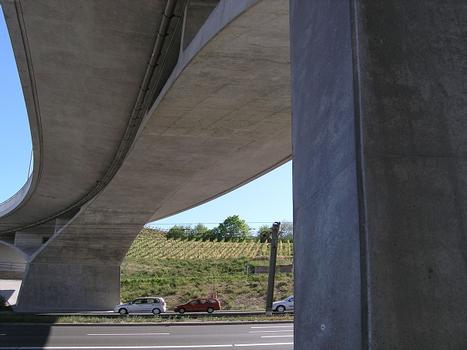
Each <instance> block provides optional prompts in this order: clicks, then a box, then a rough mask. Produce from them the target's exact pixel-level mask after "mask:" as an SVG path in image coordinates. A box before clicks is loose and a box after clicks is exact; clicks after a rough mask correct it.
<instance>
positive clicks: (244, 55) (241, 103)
mask: <svg viewBox="0 0 467 350" xmlns="http://www.w3.org/2000/svg"><path fill="white" fill-rule="evenodd" d="M83 8H85V7H83ZM207 8H208V9H209V8H210V7H209V6H208V7H207ZM198 10H199V9H198ZM201 12H203V11H201ZM194 13H199V11H197V12H196V11H195V12H194ZM203 13H204V15H205V12H203ZM191 23H197V22H196V21H191ZM192 25H193V24H192ZM288 28H289V25H288V2H287V1H286V0H274V1H253V0H248V1H247V0H243V1H221V2H219V4H218V6H217V7H216V8H215V9H214V10H213V12H212V13H211V15H210V16H209V17H208V18H207V20H206V22H205V23H204V25H203V26H202V27H201V28H200V30H199V31H198V33H197V34H196V35H195V36H194V37H193V39H192V40H191V41H190V43H189V44H188V46H186V47H185V49H184V50H183V51H181V52H180V54H179V57H178V61H177V65H176V66H175V68H174V69H173V72H172V74H171V75H170V77H169V78H168V81H167V83H166V84H165V86H164V88H163V90H162V91H161V93H160V94H159V95H158V97H157V99H156V101H155V103H154V105H153V106H152V108H150V110H149V111H148V113H147V114H146V115H145V116H144V118H143V120H142V122H141V127H140V128H139V130H138V134H137V135H136V137H135V139H134V140H133V142H132V144H131V150H130V151H129V153H128V154H127V155H126V156H125V160H124V162H123V164H122V165H121V166H120V167H119V169H118V171H117V172H116V173H115V175H114V176H113V177H112V179H111V181H110V182H109V183H108V184H107V185H106V186H105V188H103V190H102V191H100V192H99V193H98V194H97V195H96V196H95V197H93V198H92V200H90V201H89V202H87V203H86V204H85V205H83V206H82V207H81V209H80V211H79V212H78V213H77V214H76V215H75V216H74V217H73V218H72V219H70V220H69V221H68V222H67V223H66V224H63V222H62V224H61V225H60V227H58V224H57V225H56V228H54V235H53V236H52V237H51V238H50V240H49V241H48V242H47V243H46V244H45V245H43V246H42V247H40V248H39V249H38V250H37V251H35V252H34V253H33V254H32V256H31V257H30V263H29V266H28V269H27V271H26V277H25V279H24V283H23V287H22V289H21V292H20V295H19V302H18V309H19V310H21V311H26V310H28V311H30V310H34V311H40V310H38V308H42V310H51V309H54V310H79V309H86V310H89V309H109V308H112V307H113V306H114V305H115V304H116V303H118V302H119V281H118V278H117V275H118V267H119V265H120V263H121V261H122V260H123V258H124V256H125V254H126V251H127V249H128V248H129V246H130V245H131V243H132V241H133V239H134V238H135V237H136V235H137V233H138V232H139V230H140V228H141V227H142V226H143V225H144V224H145V223H146V222H148V221H150V220H154V219H157V218H161V217H164V216H168V215H171V214H173V213H175V212H178V211H181V210H184V209H187V208H190V207H192V206H195V205H197V204H199V203H201V202H204V201H207V200H209V199H212V198H214V197H216V196H218V195H220V194H223V193H225V192H226V191H229V190H231V189H234V188H236V187H238V186H240V185H242V184H243V183H245V182H248V181H250V180H252V179H254V178H256V177H257V176H259V175H260V174H262V173H264V172H266V171H268V170H270V169H272V168H274V167H276V166H278V165H280V164H282V163H284V162H285V161H287V160H288V159H290V155H291V140H290V82H289V79H290V59H289V35H288ZM185 29H186V27H185ZM172 45H174V47H176V48H177V49H179V48H180V47H181V45H180V42H176V40H175V41H174V42H173V43H172ZM166 50H167V57H173V55H174V53H173V52H172V51H171V48H170V47H169V48H166ZM177 52H178V51H177ZM164 72H165V71H164ZM164 72H161V73H160V74H161V76H162V75H163V74H165V73H164ZM157 74H159V73H157ZM72 176H74V174H73V173H70V181H72ZM22 210H23V209H22V208H21V209H19V210H18V211H17V212H16V215H20V214H21V212H22ZM8 218H9V217H6V218H5V220H6V222H8V221H7V219H8ZM1 222H4V221H3V219H1ZM77 291H79V293H78V292H77ZM62 294H63V295H65V296H62ZM33 296H34V297H35V298H37V297H38V296H40V299H41V300H42V301H43V302H42V303H40V304H37V303H36V302H35V301H34V300H35V299H33Z"/></svg>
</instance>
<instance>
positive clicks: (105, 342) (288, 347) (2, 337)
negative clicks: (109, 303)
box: [0, 323, 293, 350]
mask: <svg viewBox="0 0 467 350" xmlns="http://www.w3.org/2000/svg"><path fill="white" fill-rule="evenodd" d="M234 348H235V349H237V348H238V349H243V350H253V349H255V350H258V349H266V350H268V349H270V350H292V349H293V324H291V323H274V324H248V325H196V326H182V325H176V326H162V325H161V326H98V325H96V326H26V325H24V326H23V325H19V326H16V325H4V326H0V350H6V349H22V350H26V349H34V350H35V349H50V350H75V349H76V350H80V349H96V350H99V349H106V350H112V349H120V350H121V349H148V350H150V349H154V350H156V349H185V350H190V349H234Z"/></svg>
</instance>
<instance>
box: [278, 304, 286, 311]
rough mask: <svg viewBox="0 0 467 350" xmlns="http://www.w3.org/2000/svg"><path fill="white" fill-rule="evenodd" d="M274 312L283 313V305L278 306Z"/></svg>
mask: <svg viewBox="0 0 467 350" xmlns="http://www.w3.org/2000/svg"><path fill="white" fill-rule="evenodd" d="M276 311H277V312H284V311H285V306H284V305H279V306H278V307H277V308H276Z"/></svg>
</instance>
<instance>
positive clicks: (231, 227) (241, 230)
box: [212, 215, 251, 241]
mask: <svg viewBox="0 0 467 350" xmlns="http://www.w3.org/2000/svg"><path fill="white" fill-rule="evenodd" d="M212 234H213V237H214V238H215V239H217V240H222V239H225V240H226V241H231V240H232V239H247V238H249V237H251V234H250V228H249V227H248V225H247V223H246V222H245V220H243V219H241V218H240V216H238V215H232V216H229V217H228V218H226V219H225V220H224V222H222V223H220V224H219V226H217V227H216V228H214V229H212Z"/></svg>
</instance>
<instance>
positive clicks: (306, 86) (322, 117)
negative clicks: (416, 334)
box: [291, 1, 362, 349]
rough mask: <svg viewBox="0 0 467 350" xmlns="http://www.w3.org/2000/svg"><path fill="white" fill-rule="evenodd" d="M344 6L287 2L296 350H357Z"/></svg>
mask: <svg viewBox="0 0 467 350" xmlns="http://www.w3.org/2000/svg"><path fill="white" fill-rule="evenodd" d="M349 12H350V7H349V4H348V2H346V1H326V2H324V1H318V2H316V1H292V2H291V46H292V57H291V59H292V91H293V92H292V94H293V95H292V96H293V104H292V118H293V131H292V132H293V150H294V151H293V156H294V162H293V182H294V256H295V261H294V266H295V292H294V294H295V300H296V301H295V302H296V307H295V337H294V343H295V348H296V349H360V348H361V346H362V343H361V327H362V324H361V306H362V305H361V292H360V279H361V277H360V261H359V260H360V253H359V249H360V243H359V227H358V222H359V221H358V198H357V188H356V185H357V177H356V161H355V160H356V152H355V127H354V124H355V120H354V96H353V75H352V47H351V34H350V32H349V29H350V17H349V15H350V13H349Z"/></svg>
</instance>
